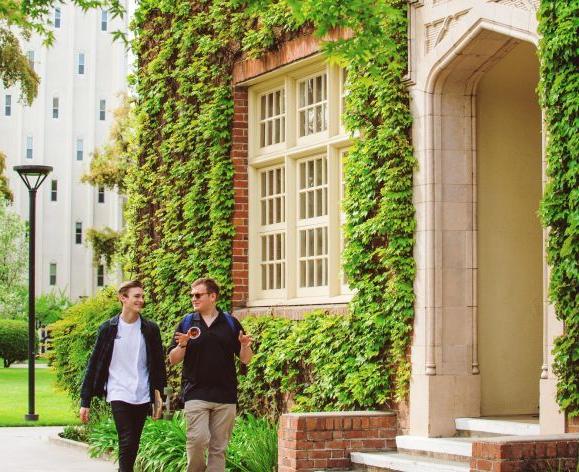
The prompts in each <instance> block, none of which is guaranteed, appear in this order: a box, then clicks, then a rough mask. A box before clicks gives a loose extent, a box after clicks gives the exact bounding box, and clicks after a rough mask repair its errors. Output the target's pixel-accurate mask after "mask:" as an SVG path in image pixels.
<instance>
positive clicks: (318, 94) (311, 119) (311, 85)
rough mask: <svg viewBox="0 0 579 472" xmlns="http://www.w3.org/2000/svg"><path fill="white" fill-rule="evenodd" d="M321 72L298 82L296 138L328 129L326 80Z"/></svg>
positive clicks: (325, 76)
mask: <svg viewBox="0 0 579 472" xmlns="http://www.w3.org/2000/svg"><path fill="white" fill-rule="evenodd" d="M327 77H328V75H327V73H326V72H321V73H319V74H315V75H313V76H311V77H308V78H306V79H302V80H300V81H298V113H297V116H298V136H299V137H300V138H303V137H305V136H310V135H313V134H317V133H321V132H322V131H325V130H327V129H328V80H327Z"/></svg>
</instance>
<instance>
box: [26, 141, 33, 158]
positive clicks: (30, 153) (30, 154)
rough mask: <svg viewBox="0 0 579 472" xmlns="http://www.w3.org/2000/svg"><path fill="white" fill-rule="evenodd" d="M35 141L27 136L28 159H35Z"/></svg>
mask: <svg viewBox="0 0 579 472" xmlns="http://www.w3.org/2000/svg"><path fill="white" fill-rule="evenodd" d="M33 153H34V139H33V138H32V136H26V159H32V158H33V157H34V155H33Z"/></svg>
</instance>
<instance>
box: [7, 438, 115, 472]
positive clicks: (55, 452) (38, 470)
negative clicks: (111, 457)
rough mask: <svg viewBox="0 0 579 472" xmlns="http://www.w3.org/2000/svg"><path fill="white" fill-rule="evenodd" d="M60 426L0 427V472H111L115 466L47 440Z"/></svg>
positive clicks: (79, 450) (77, 449) (75, 449)
mask: <svg viewBox="0 0 579 472" xmlns="http://www.w3.org/2000/svg"><path fill="white" fill-rule="evenodd" d="M62 429H63V428H62V427H22V428H0V470H2V471H6V472H81V471H82V472H114V471H116V470H117V467H116V464H113V463H112V462H108V461H104V460H100V459H91V458H89V457H88V455H87V454H86V452H85V451H84V450H81V449H79V448H77V447H66V446H61V445H60V444H55V443H54V442H51V441H49V437H53V436H56V435H57V434H58V433H59V432H61V431H62Z"/></svg>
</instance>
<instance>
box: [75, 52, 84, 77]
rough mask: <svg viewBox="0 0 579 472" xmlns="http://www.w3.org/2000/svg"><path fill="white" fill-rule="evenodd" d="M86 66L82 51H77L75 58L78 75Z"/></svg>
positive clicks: (82, 73)
mask: <svg viewBox="0 0 579 472" xmlns="http://www.w3.org/2000/svg"><path fill="white" fill-rule="evenodd" d="M85 68H86V58H85V55H84V52H79V53H78V56H77V59H76V72H77V73H78V75H84V72H85Z"/></svg>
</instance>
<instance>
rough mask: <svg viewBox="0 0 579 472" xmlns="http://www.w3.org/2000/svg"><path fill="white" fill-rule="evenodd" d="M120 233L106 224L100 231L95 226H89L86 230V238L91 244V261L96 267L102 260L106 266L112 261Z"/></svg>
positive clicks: (109, 265)
mask: <svg viewBox="0 0 579 472" xmlns="http://www.w3.org/2000/svg"><path fill="white" fill-rule="evenodd" d="M120 237H121V233H120V232H118V231H114V230H112V229H111V228H109V227H108V226H107V227H105V228H104V229H103V230H102V231H99V230H97V229H95V228H89V229H88V230H87V232H86V239H87V241H88V243H89V244H90V245H91V246H92V250H93V258H92V263H93V265H94V266H95V267H96V266H98V265H99V264H100V263H102V262H104V263H105V266H106V267H107V268H110V267H111V265H112V263H113V258H114V257H115V255H116V254H117V251H118V248H119V240H120Z"/></svg>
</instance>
